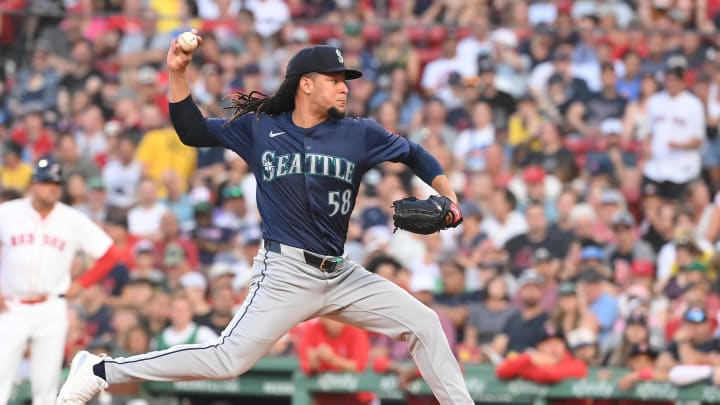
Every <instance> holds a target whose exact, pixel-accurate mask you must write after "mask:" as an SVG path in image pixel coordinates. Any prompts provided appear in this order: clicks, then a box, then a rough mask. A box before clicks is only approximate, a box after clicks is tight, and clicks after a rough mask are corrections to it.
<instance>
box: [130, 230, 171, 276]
mask: <svg viewBox="0 0 720 405" xmlns="http://www.w3.org/2000/svg"><path fill="white" fill-rule="evenodd" d="M134 253H135V255H134V256H135V257H134V261H133V262H134V266H132V267H131V268H130V278H131V279H133V280H141V279H142V280H150V281H151V282H153V283H156V284H162V283H163V282H164V281H165V275H164V274H163V272H162V271H160V270H159V269H158V268H157V267H155V247H154V245H153V243H152V242H151V241H149V240H147V239H143V240H141V241H138V242H137V243H136V244H135V247H134Z"/></svg>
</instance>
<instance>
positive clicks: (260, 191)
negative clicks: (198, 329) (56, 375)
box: [58, 40, 473, 405]
mask: <svg viewBox="0 0 720 405" xmlns="http://www.w3.org/2000/svg"><path fill="white" fill-rule="evenodd" d="M191 56H192V54H191V52H184V51H183V50H182V49H181V48H180V46H179V44H178V43H177V40H175V41H173V43H172V45H171V47H170V50H169V52H168V56H167V63H168V69H169V72H170V79H169V80H170V85H169V101H170V103H171V104H170V114H171V118H172V121H173V125H174V126H175V129H176V130H177V133H178V135H179V136H180V139H181V140H182V141H183V142H184V143H185V144H187V145H191V146H197V147H206V146H224V147H226V148H229V149H231V150H233V151H235V152H236V153H237V154H238V155H240V156H241V157H242V158H243V159H244V160H245V161H246V162H247V163H248V165H249V166H250V167H251V168H252V171H253V174H254V175H255V177H256V179H257V184H258V185H257V205H258V209H259V210H260V215H261V216H262V220H263V221H262V222H263V239H264V248H263V249H261V250H260V252H259V254H258V256H257V257H256V258H255V261H254V267H253V275H252V280H251V285H250V292H249V293H248V297H247V299H246V301H245V302H244V304H243V306H242V308H241V309H240V311H239V312H238V313H237V315H236V316H235V317H234V318H233V320H232V321H231V322H230V324H229V325H228V326H227V328H226V329H225V330H224V331H223V333H222V335H221V336H220V338H219V339H218V340H217V341H216V342H214V343H213V344H209V345H182V346H176V347H173V348H170V349H168V350H163V351H158V352H153V353H148V354H144V355H139V356H133V357H127V358H108V357H104V358H102V357H98V356H95V355H92V354H89V353H87V352H84V353H80V354H78V355H77V356H76V358H75V359H74V360H73V364H72V366H71V372H70V376H69V378H68V380H67V382H66V383H65V385H64V386H63V388H62V390H61V392H60V395H59V397H58V403H59V404H84V403H85V402H86V401H88V400H90V399H91V398H92V397H93V396H94V395H95V394H97V393H98V392H99V391H101V390H103V389H105V388H106V387H107V386H108V384H115V383H123V382H127V381H134V380H153V381H177V380H193V379H227V378H231V377H234V376H237V375H239V374H242V373H244V372H245V371H247V370H248V369H249V368H250V367H251V366H252V365H253V364H254V363H255V362H256V361H257V360H258V359H260V357H262V356H263V355H264V354H265V352H266V351H267V350H268V349H269V348H270V347H271V345H272V344H273V342H275V341H276V340H277V339H278V338H280V337H281V336H283V335H284V334H285V333H286V332H287V331H288V330H290V328H292V327H293V326H295V325H296V324H297V323H299V322H302V321H304V320H306V319H310V318H314V317H318V316H326V317H330V318H332V319H335V320H338V321H341V322H344V323H347V324H350V325H354V326H358V327H361V328H365V329H368V330H371V331H374V332H378V333H382V334H386V335H389V336H392V337H395V338H404V339H407V341H408V343H409V346H410V350H411V351H412V355H413V357H414V359H415V361H416V363H417V365H418V367H419V369H420V371H421V373H422V375H423V378H424V379H425V381H427V382H428V384H429V385H430V387H431V388H432V390H433V392H434V394H435V396H436V397H437V398H438V400H439V401H440V403H441V404H443V405H470V404H472V403H473V401H472V399H471V398H470V395H469V393H468V391H467V388H466V387H465V382H464V379H463V377H462V374H461V372H460V368H459V366H458V363H457V361H456V360H455V358H454V357H453V354H452V351H451V350H450V346H449V344H448V342H447V339H446V337H445V335H444V333H443V331H442V329H441V327H440V322H439V320H438V317H437V315H436V314H435V312H433V310H431V309H430V308H428V307H426V306H425V305H423V304H421V303H420V302H419V301H417V300H415V299H414V298H413V297H412V296H411V295H410V294H409V293H407V292H406V291H404V290H402V289H401V288H400V287H398V286H396V285H395V284H393V283H392V282H390V281H388V280H386V279H384V278H382V277H380V276H378V275H376V274H372V273H370V272H368V271H367V270H365V269H364V268H363V267H362V266H360V265H359V264H357V263H355V262H353V261H351V260H348V258H347V255H346V254H345V253H344V252H343V246H344V243H345V238H346V232H347V229H348V222H349V218H350V213H351V212H352V210H353V206H354V205H355V197H356V194H357V192H358V187H359V185H360V181H361V178H362V176H363V174H364V173H365V172H366V171H367V170H369V169H370V168H372V167H373V166H375V165H377V164H378V163H381V162H383V161H395V162H403V163H405V164H407V165H408V166H409V167H410V168H411V169H412V170H413V172H414V173H415V174H417V175H418V176H419V177H420V178H422V179H423V180H424V181H425V182H427V183H428V184H430V185H432V187H433V188H434V189H435V190H437V191H438V192H439V193H440V194H441V195H442V196H438V197H435V198H433V199H432V200H414V199H410V200H408V201H402V202H398V203H397V204H396V221H395V224H396V226H398V227H401V228H405V229H410V230H416V231H421V232H432V231H439V230H440V229H444V228H447V227H451V226H456V225H458V224H459V223H460V222H461V221H462V215H461V213H460V210H459V209H458V206H457V204H456V196H455V193H454V192H453V190H452V188H451V187H450V185H449V183H448V180H447V177H446V176H445V174H444V173H443V170H442V168H441V167H440V164H439V163H438V162H437V160H436V159H435V158H433V157H432V156H431V155H430V154H428V153H427V152H426V151H425V150H423V149H422V148H421V147H420V146H419V145H417V144H415V143H413V142H410V141H408V140H407V139H405V138H402V137H400V136H397V135H394V134H392V133H389V132H388V131H386V130H385V129H383V128H382V127H381V126H380V125H378V124H377V123H376V122H374V121H371V120H368V119H359V118H345V116H344V115H345V105H346V102H347V97H348V87H347V84H346V80H352V79H357V78H359V77H360V76H361V75H362V73H361V72H359V71H356V70H352V69H348V68H346V67H345V65H344V62H343V55H342V53H341V52H340V50H339V49H337V48H334V47H331V46H313V47H308V48H304V49H302V50H300V51H299V52H298V53H297V54H295V55H294V56H293V57H292V58H291V60H290V61H289V63H288V66H287V70H286V74H285V80H284V82H283V83H282V84H281V85H280V88H279V89H278V90H277V92H276V93H275V94H274V95H272V96H270V97H264V96H263V95H259V94H258V93H257V92H251V93H249V94H238V95H236V96H235V98H234V114H233V116H232V117H231V118H230V119H219V118H207V119H206V118H204V117H203V116H202V114H201V113H200V111H199V110H198V108H197V106H196V105H195V103H194V102H193V100H192V98H191V97H190V91H189V88H188V82H187V80H186V78H185V68H186V66H187V65H188V63H190V59H191ZM408 218H414V220H411V221H408V220H407V219H408ZM417 224H421V225H422V224H425V226H416V225H417Z"/></svg>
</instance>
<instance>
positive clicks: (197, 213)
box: [190, 201, 234, 266]
mask: <svg viewBox="0 0 720 405" xmlns="http://www.w3.org/2000/svg"><path fill="white" fill-rule="evenodd" d="M213 210H214V207H213V204H212V203H211V202H210V201H201V202H199V203H197V204H195V205H194V207H193V216H194V222H195V226H194V227H193V229H192V230H191V231H190V239H191V240H192V241H193V242H194V243H195V245H196V246H197V248H198V255H199V258H200V264H202V265H203V266H209V265H210V264H212V263H213V262H214V261H215V255H216V254H218V253H221V252H224V251H227V250H229V249H230V248H231V246H232V238H233V235H234V232H233V230H232V229H229V228H223V227H220V226H217V225H215V224H213V220H212V218H213Z"/></svg>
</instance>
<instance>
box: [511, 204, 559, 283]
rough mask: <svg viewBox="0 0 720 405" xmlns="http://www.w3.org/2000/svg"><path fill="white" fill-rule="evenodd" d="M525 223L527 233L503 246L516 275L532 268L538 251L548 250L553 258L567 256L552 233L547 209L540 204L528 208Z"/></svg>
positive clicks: (515, 237)
mask: <svg viewBox="0 0 720 405" xmlns="http://www.w3.org/2000/svg"><path fill="white" fill-rule="evenodd" d="M525 222H526V223H527V231H526V232H524V233H522V234H520V235H517V236H514V237H512V238H511V239H510V240H508V241H507V242H505V245H504V246H503V249H504V250H505V251H507V253H508V257H509V260H510V269H511V271H512V272H513V274H515V275H519V274H520V272H522V271H523V270H524V269H526V268H528V267H531V266H532V259H533V255H534V253H535V251H536V250H537V249H540V248H544V249H546V250H547V251H548V253H549V255H550V257H551V258H560V257H563V256H564V254H565V252H564V251H563V250H562V249H563V247H564V246H563V244H562V243H560V241H558V240H556V239H555V236H554V234H553V233H551V232H550V227H549V226H548V221H547V218H546V216H545V208H544V207H543V206H542V205H541V204H540V203H532V204H530V205H529V206H528V207H527V209H526V210H525ZM548 281H550V280H548Z"/></svg>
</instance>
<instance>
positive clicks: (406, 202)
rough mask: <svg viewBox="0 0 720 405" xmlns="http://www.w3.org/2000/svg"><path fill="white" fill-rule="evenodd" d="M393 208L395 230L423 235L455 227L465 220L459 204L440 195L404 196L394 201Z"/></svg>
mask: <svg viewBox="0 0 720 405" xmlns="http://www.w3.org/2000/svg"><path fill="white" fill-rule="evenodd" d="M393 208H394V209H395V215H393V222H394V223H395V230H397V229H398V228H400V229H404V230H406V231H409V232H413V233H419V234H423V235H428V234H431V233H435V232H440V231H441V230H443V229H447V228H450V227H452V228H454V227H456V226H458V225H460V223H461V222H462V220H463V218H462V213H461V212H460V208H459V207H458V205H457V204H455V203H454V202H452V200H450V199H449V198H447V197H445V196H440V195H434V196H431V197H430V198H428V199H427V200H418V199H417V198H415V197H410V198H403V199H402V200H397V201H394V202H393Z"/></svg>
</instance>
